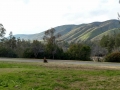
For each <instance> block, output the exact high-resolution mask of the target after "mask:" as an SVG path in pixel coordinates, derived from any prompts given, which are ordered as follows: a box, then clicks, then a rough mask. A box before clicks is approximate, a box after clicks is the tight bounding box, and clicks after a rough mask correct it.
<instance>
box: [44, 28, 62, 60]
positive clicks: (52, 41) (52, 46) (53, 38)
mask: <svg viewBox="0 0 120 90" xmlns="http://www.w3.org/2000/svg"><path fill="white" fill-rule="evenodd" d="M59 37H60V34H56V35H55V29H54V28H51V29H49V30H47V31H45V33H44V37H43V40H44V41H45V42H47V44H46V50H47V51H48V52H49V54H52V57H53V59H54V55H55V53H56V47H57V38H59Z"/></svg>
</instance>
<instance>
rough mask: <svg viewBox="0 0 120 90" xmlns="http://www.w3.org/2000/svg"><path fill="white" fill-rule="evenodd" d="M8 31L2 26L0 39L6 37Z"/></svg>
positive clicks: (0, 26) (0, 25)
mask: <svg viewBox="0 0 120 90" xmlns="http://www.w3.org/2000/svg"><path fill="white" fill-rule="evenodd" d="M5 32H6V29H5V28H4V27H3V25H2V24H0V39H1V38H3V37H4V35H5Z"/></svg>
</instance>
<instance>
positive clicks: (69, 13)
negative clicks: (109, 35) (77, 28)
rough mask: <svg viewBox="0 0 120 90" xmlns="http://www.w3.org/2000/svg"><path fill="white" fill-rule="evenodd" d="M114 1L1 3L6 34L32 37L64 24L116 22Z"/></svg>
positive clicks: (9, 0) (0, 19)
mask: <svg viewBox="0 0 120 90" xmlns="http://www.w3.org/2000/svg"><path fill="white" fill-rule="evenodd" d="M119 9H120V4H119V3H118V1H117V0H0V23H2V24H3V25H4V27H5V28H6V30H7V33H9V32H10V31H13V34H20V33H26V34H30V33H31V34H32V33H39V32H42V31H43V30H46V29H49V28H51V27H55V26H59V25H64V24H81V23H89V22H94V21H105V20H108V19H117V12H119Z"/></svg>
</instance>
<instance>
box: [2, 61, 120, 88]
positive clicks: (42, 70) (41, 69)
mask: <svg viewBox="0 0 120 90" xmlns="http://www.w3.org/2000/svg"><path fill="white" fill-rule="evenodd" d="M0 90H120V70H112V69H103V68H97V67H92V66H79V65H76V66H75V65H64V64H60V65H58V64H54V63H51V64H49V63H46V64H43V63H25V62H24V63H20V62H0Z"/></svg>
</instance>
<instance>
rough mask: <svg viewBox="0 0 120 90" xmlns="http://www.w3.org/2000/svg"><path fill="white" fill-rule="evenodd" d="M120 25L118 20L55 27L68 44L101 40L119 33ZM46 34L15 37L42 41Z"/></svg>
mask: <svg viewBox="0 0 120 90" xmlns="http://www.w3.org/2000/svg"><path fill="white" fill-rule="evenodd" d="M118 28H120V24H119V21H118V20H108V21H104V22H93V23H89V24H81V25H63V26H58V27H55V30H56V33H60V34H61V35H62V36H61V39H62V40H64V41H68V42H81V41H89V40H92V41H94V40H96V39H100V38H101V37H102V36H103V35H107V34H112V33H113V32H117V33H118V32H119V30H118ZM43 36H44V32H41V33H38V34H31V35H19V34H18V35H15V37H20V38H21V39H25V40H28V39H29V40H35V39H37V40H42V38H43Z"/></svg>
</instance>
